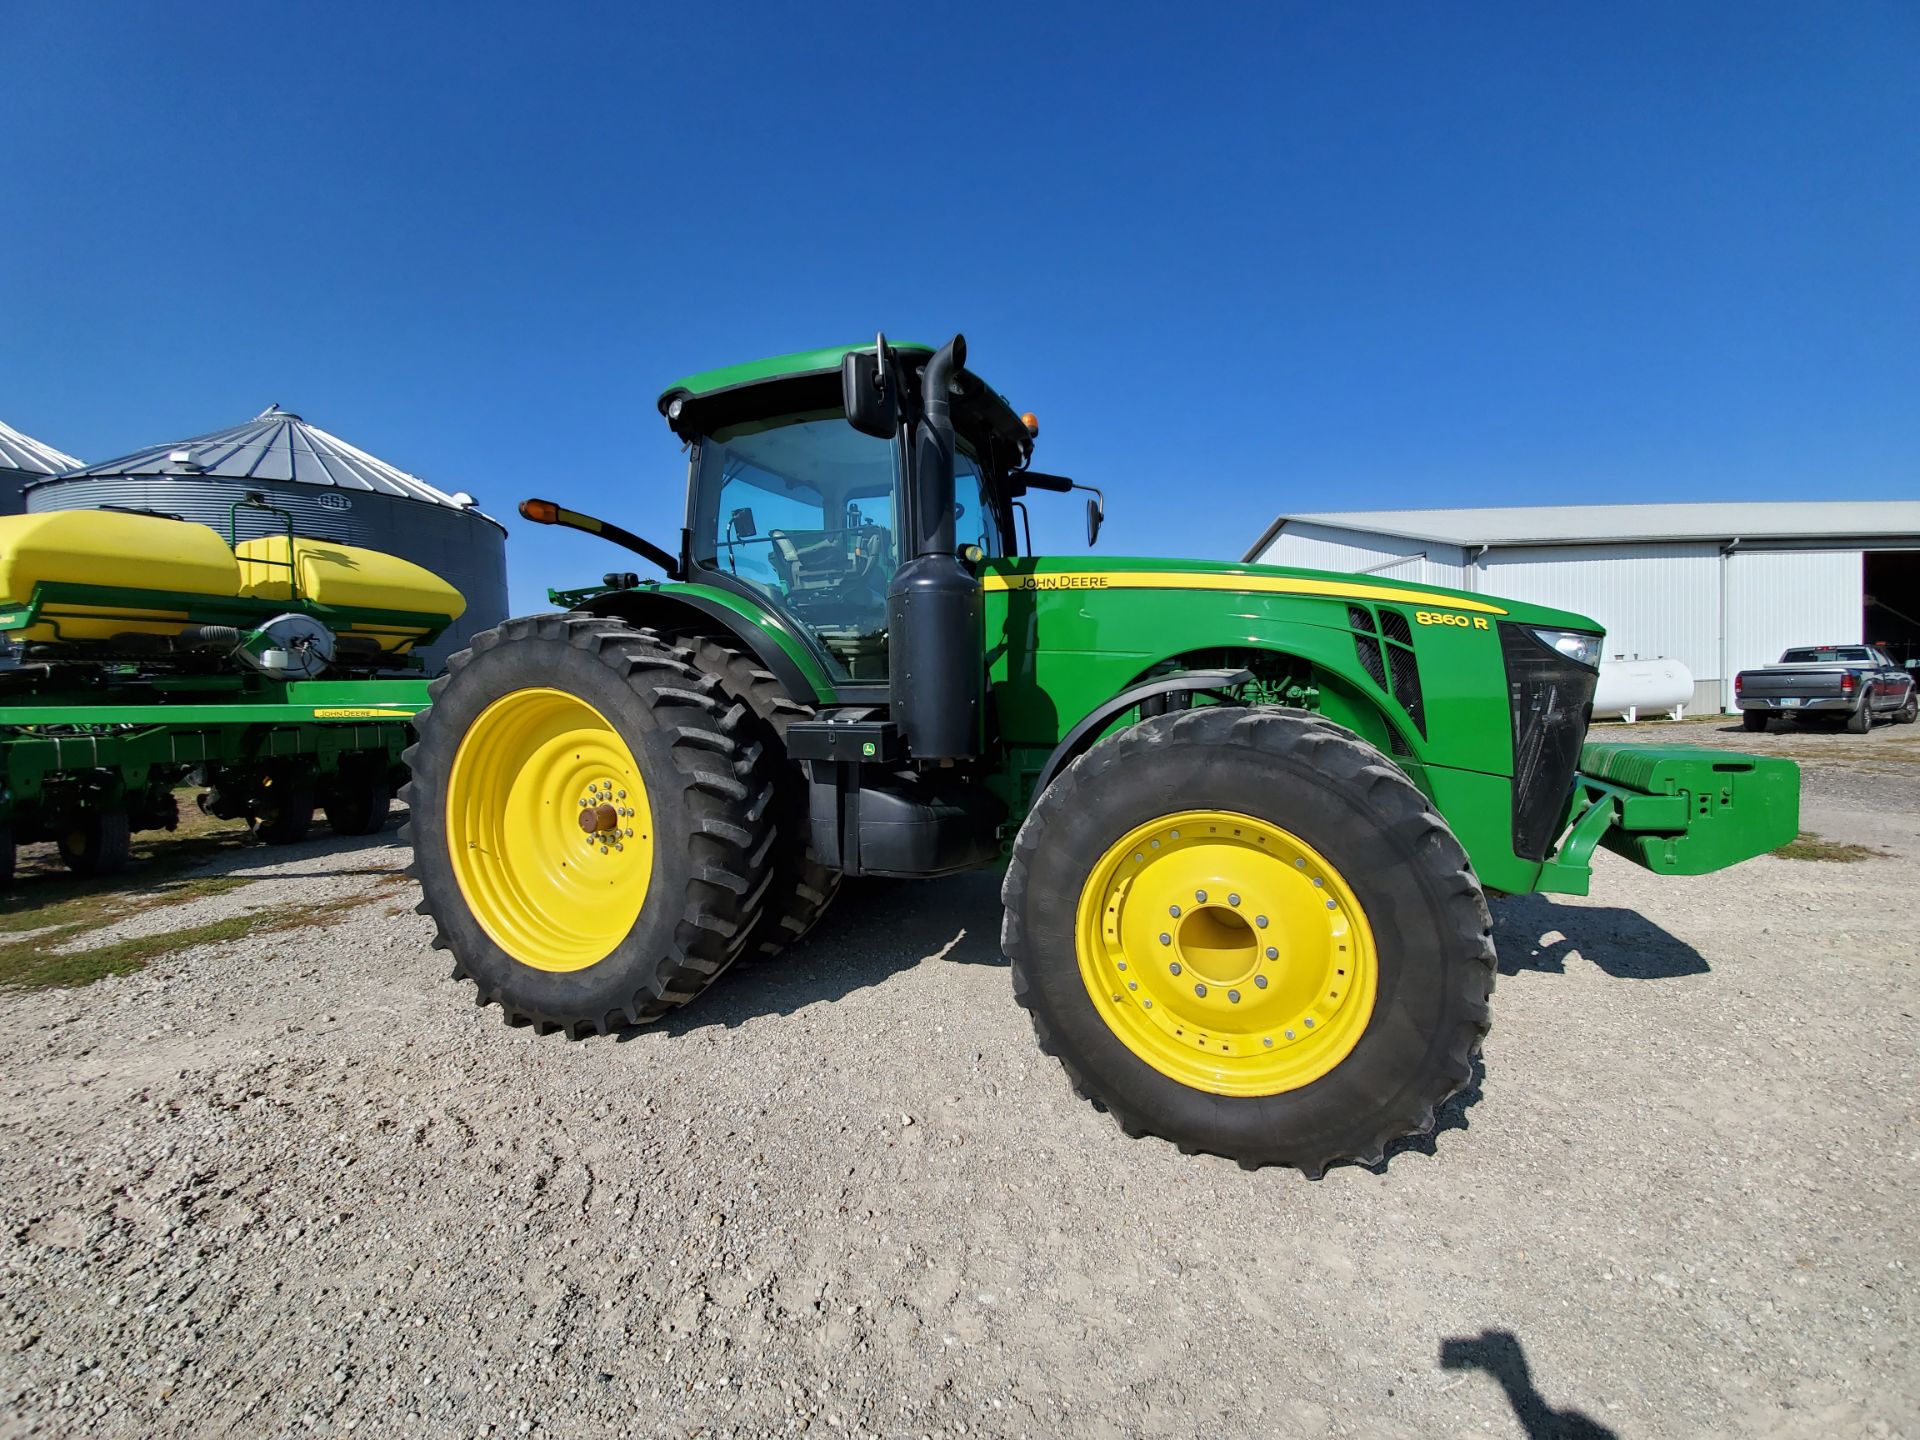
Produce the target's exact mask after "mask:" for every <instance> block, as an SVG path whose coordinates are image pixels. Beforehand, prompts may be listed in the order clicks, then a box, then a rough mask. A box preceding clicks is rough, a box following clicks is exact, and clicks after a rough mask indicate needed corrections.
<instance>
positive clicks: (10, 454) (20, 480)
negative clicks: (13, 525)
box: [0, 421, 81, 515]
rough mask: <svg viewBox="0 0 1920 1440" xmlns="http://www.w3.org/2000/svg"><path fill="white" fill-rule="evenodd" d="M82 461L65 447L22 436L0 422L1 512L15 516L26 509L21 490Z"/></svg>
mask: <svg viewBox="0 0 1920 1440" xmlns="http://www.w3.org/2000/svg"><path fill="white" fill-rule="evenodd" d="M80 465H81V462H80V461H79V460H77V459H75V458H74V457H73V456H71V455H69V454H67V453H66V452H65V451H64V450H56V449H54V448H53V447H52V446H51V445H48V444H46V443H44V442H43V441H39V440H36V439H34V438H33V437H32V436H31V435H22V434H21V433H20V432H19V431H18V430H16V429H14V428H13V427H12V426H11V425H9V424H7V423H6V422H4V421H0V515H18V514H20V513H21V512H22V511H24V510H25V509H26V508H27V502H26V500H25V499H24V498H23V496H22V493H21V492H22V491H24V490H25V489H26V487H27V486H29V485H31V484H33V483H34V482H35V481H37V480H44V479H46V478H47V477H48V476H49V475H58V474H60V473H61V472H62V471H66V470H77V469H79V468H80Z"/></svg>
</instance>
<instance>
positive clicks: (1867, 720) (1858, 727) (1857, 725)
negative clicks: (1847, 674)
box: [1847, 695, 1873, 735]
mask: <svg viewBox="0 0 1920 1440" xmlns="http://www.w3.org/2000/svg"><path fill="white" fill-rule="evenodd" d="M1871 729H1873V697H1872V696H1870V695H1869V696H1865V697H1863V698H1862V699H1861V701H1860V708H1859V709H1858V710H1856V711H1854V712H1853V713H1852V714H1851V715H1849V716H1847V733H1848V734H1849V735H1864V734H1866V733H1867V732H1868V731H1869V730H1871Z"/></svg>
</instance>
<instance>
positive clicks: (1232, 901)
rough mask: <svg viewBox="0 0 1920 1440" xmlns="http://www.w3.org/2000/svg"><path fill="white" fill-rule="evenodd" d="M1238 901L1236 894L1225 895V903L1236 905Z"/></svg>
mask: <svg viewBox="0 0 1920 1440" xmlns="http://www.w3.org/2000/svg"><path fill="white" fill-rule="evenodd" d="M1239 903H1240V897H1239V896H1238V895H1229V896H1227V904H1229V905H1238V904H1239Z"/></svg>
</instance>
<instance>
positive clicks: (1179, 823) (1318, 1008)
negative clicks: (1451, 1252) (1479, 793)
mask: <svg viewBox="0 0 1920 1440" xmlns="http://www.w3.org/2000/svg"><path fill="white" fill-rule="evenodd" d="M1103 876H1105V877H1110V878H1109V879H1105V880H1103ZM1163 877H1164V878H1163ZM1196 881H1198V886H1197V888H1196ZM1223 892H1224V893H1223ZM1241 892H1244V894H1243V893H1241ZM1002 898H1003V900H1004V901H1005V904H1006V912H1005V917H1004V920H1003V928H1002V932H1001V943H1002V948H1003V949H1005V951H1006V953H1007V956H1008V959H1009V960H1010V961H1011V962H1012V966H1013V981H1014V993H1015V996H1016V998H1017V999H1018V1000H1019V1002H1020V1003H1021V1004H1022V1005H1024V1006H1025V1007H1026V1008H1027V1009H1028V1010H1029V1011H1030V1012H1031V1013H1032V1017H1033V1025H1034V1030H1035V1032H1036V1033H1037V1035H1038V1036H1039V1040H1040V1044H1041V1046H1042V1048H1044V1049H1046V1050H1047V1051H1048V1052H1050V1053H1051V1054H1053V1055H1055V1056H1056V1057H1058V1058H1059V1060H1060V1062H1061V1063H1062V1064H1063V1065H1064V1066H1065V1067H1066V1070H1067V1073H1068V1075H1069V1077H1070V1078H1071V1079H1072V1081H1073V1083H1074V1086H1075V1088H1076V1089H1078V1090H1079V1091H1080V1093H1081V1094H1082V1095H1084V1096H1086V1097H1087V1098H1088V1099H1090V1100H1092V1101H1094V1102H1095V1103H1097V1104H1099V1105H1102V1106H1104V1107H1105V1108H1107V1109H1108V1110H1110V1111H1112V1112H1113V1114H1114V1117H1115V1118H1116V1119H1117V1120H1118V1121H1119V1123H1120V1126H1121V1128H1122V1129H1123V1130H1125V1131H1126V1132H1127V1133H1128V1134H1130V1135H1142V1134H1155V1135H1160V1136H1163V1137H1165V1138H1167V1139H1169V1140H1172V1141H1174V1142H1175V1143H1176V1144H1177V1145H1178V1146H1179V1147H1180V1148H1181V1149H1182V1150H1187V1151H1192V1150H1208V1151H1212V1152H1213V1153H1215V1154H1219V1155H1225V1156H1228V1157H1230V1158H1232V1159H1234V1160H1237V1161H1239V1162H1240V1163H1241V1164H1242V1165H1243V1166H1246V1167H1248V1168H1253V1167H1255V1166H1260V1165H1292V1166H1296V1167H1298V1168H1299V1169H1300V1170H1302V1171H1304V1172H1305V1173H1306V1174H1307V1175H1309V1176H1311V1177H1317V1176H1318V1175H1320V1174H1321V1173H1322V1172H1323V1171H1324V1170H1325V1169H1326V1167H1327V1166H1328V1165H1331V1164H1334V1163H1336V1162H1338V1161H1342V1160H1358V1161H1360V1162H1362V1163H1367V1164H1373V1163H1378V1162H1379V1161H1381V1160H1382V1159H1383V1158H1384V1153H1385V1149H1386V1147H1387V1145H1388V1144H1389V1143H1390V1142H1392V1141H1393V1140H1395V1139H1397V1138H1399V1137H1400V1136H1403V1135H1407V1134H1412V1133H1418V1132H1424V1131H1426V1130H1429V1129H1431V1128H1432V1126H1433V1123H1434V1112H1435V1110H1436V1108H1437V1107H1438V1106H1439V1105H1441V1104H1442V1103H1443V1102H1444V1101H1445V1100H1446V1099H1447V1098H1448V1097H1450V1096H1451V1095H1453V1094H1455V1093H1456V1092H1458V1091H1459V1090H1461V1089H1462V1088H1463V1087H1465V1086H1466V1085H1467V1084H1468V1083H1469V1081H1470V1079H1471V1077H1472V1069H1471V1058H1472V1056H1473V1054H1474V1052H1475V1051H1476V1050H1477V1049H1478V1047H1479V1044H1480V1040H1481V1038H1482V1037H1483V1036H1484V1035H1485V1034H1486V1032H1487V1026H1488V1008H1487V1001H1488V996H1489V995H1490V993H1491V992H1492V989H1493V980H1494V951H1493V940H1492V922H1491V919H1490V917H1489V915H1488V912H1487V905H1486V900H1485V898H1484V896H1483V895H1482V893H1481V890H1480V885H1479V883H1478V881H1477V880H1476V879H1475V878H1474V875H1473V871H1472V869H1471V866H1470V865H1469V863H1468V860H1467V856H1466V853H1465V852H1464V851H1463V850H1462V849H1461V847H1460V845H1459V842H1458V841H1456V840H1455V839H1454V837H1453V834H1452V832H1451V831H1450V830H1448V828H1447V826H1446V823H1445V822H1444V821H1443V820H1442V819H1441V818H1440V816H1439V815H1438V814H1437V813H1435V811H1434V810H1433V808H1432V807H1431V806H1430V805H1429V804H1428V803H1427V801H1426V798H1425V797H1424V796H1423V795H1421V793H1420V792H1419V791H1418V790H1417V789H1415V788H1414V786H1413V784H1412V782H1411V781H1409V780H1408V779H1407V777H1406V775H1405V774H1404V773H1403V772H1401V771H1400V770H1399V769H1398V768H1397V767H1396V766H1394V765H1393V763H1392V762H1391V761H1389V760H1388V759H1387V758H1386V757H1385V756H1384V755H1382V754H1380V753H1379V752H1378V751H1376V750H1374V749H1373V748H1372V747H1371V746H1369V745H1367V744H1366V743H1365V742H1364V741H1362V740H1360V739H1359V737H1357V736H1356V735H1354V734H1352V733H1351V732H1350V731H1347V730H1343V729H1341V728H1339V727H1338V726H1335V725H1332V724H1330V723H1327V722H1325V721H1322V720H1320V719H1319V718H1318V717H1316V716H1313V715H1310V714H1308V713H1306V712H1302V711H1287V710H1277V709H1253V710H1247V709H1240V708H1238V707H1227V706H1210V707H1207V708H1204V709H1199V710H1193V711H1188V712H1185V713H1181V714H1177V715H1169V716H1162V717H1158V718H1155V719H1149V720H1143V721H1141V722H1140V723H1139V724H1137V725H1134V726H1132V727H1130V728H1128V729H1126V730H1123V731H1121V732H1120V733H1119V734H1117V735H1113V736H1110V737H1109V738H1107V739H1105V740H1103V741H1101V742H1100V743H1099V744H1097V745H1095V746H1094V747H1093V748H1092V749H1091V750H1089V751H1088V752H1087V753H1086V754H1085V755H1084V756H1082V757H1081V758H1080V759H1078V760H1077V761H1075V762H1074V763H1073V765H1071V766H1070V767H1069V768H1068V769H1067V770H1066V772H1065V773H1064V774H1062V775H1061V777H1060V778H1059V779H1058V780H1057V781H1055V782H1054V783H1053V784H1052V785H1050V786H1049V787H1048V788H1047V790H1046V791H1045V792H1044V793H1043V794H1042V795H1041V796H1040V798H1039V800H1038V802H1037V803H1036V804H1035V805H1034V807H1033V810H1032V811H1031V813H1030V814H1029V815H1028V817H1027V820H1026V823H1025V824H1024V825H1022V826H1021V828H1020V833H1019V836H1018V838H1017V839H1016V841H1015V843H1014V852H1013V860H1012V864H1011V865H1010V867H1009V869H1008V871H1007V877H1006V883H1005V886H1004V889H1003V891H1002ZM1169 900H1171V901H1172V902H1173V903H1172V904H1169V903H1168V902H1169ZM1176 912H1177V913H1176ZM1187 927H1191V928H1187ZM1183 959H1184V961H1185V964H1184V966H1182V965H1181V963H1180V962H1181V960H1183ZM1096 985H1098V987H1099V989H1100V990H1101V991H1102V992H1104V993H1100V994H1098V995H1096V993H1095V986H1096ZM1256 987H1257V988H1256ZM1149 994H1152V995H1156V996H1158V997H1159V999H1160V1005H1159V1008H1158V1011H1157V1013H1150V1012H1153V1006H1152V1004H1151V1002H1150V1000H1149V999H1148V996H1149ZM1110 997H1111V1003H1110ZM1223 1001H1224V1002H1225V1003H1222V1002H1223ZM1316 1025H1317V1029H1316ZM1343 1047H1344V1048H1343ZM1149 1056H1151V1057H1154V1058H1148V1057H1149Z"/></svg>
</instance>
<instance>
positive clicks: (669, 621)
mask: <svg viewBox="0 0 1920 1440" xmlns="http://www.w3.org/2000/svg"><path fill="white" fill-rule="evenodd" d="M580 609H582V610H584V611H585V612H586V613H587V614H589V615H608V616H612V617H613V618H615V619H619V620H627V621H631V622H632V623H633V624H635V625H650V626H653V627H655V628H657V629H666V630H671V629H686V628H692V627H696V626H697V627H698V628H702V629H706V630H711V631H715V632H718V633H719V634H723V635H727V636H730V637H731V638H732V639H733V640H734V641H736V642H737V643H738V644H739V646H740V648H741V649H743V650H745V651H747V652H748V653H749V654H750V655H752V656H753V658H754V659H756V660H758V661H759V662H760V663H761V664H762V665H764V666H765V667H766V668H767V669H768V670H769V671H771V672H772V673H773V676H774V678H775V679H777V680H778V681H779V682H780V685H781V688H782V689H784V690H785V691H786V692H787V696H788V698H789V699H793V700H798V701H800V702H801V703H802V704H806V705H813V704H818V703H820V701H822V700H823V699H827V698H830V697H827V696H823V695H822V694H821V693H820V689H819V687H818V686H816V685H815V684H814V683H813V682H812V681H811V680H809V679H808V678H807V675H806V672H805V671H803V670H802V669H801V668H800V666H799V665H798V664H797V663H796V662H795V661H794V659H793V657H792V656H791V655H789V654H788V653H787V652H786V651H785V650H783V649H782V648H781V647H780V644H779V642H778V641H776V640H775V639H774V638H773V637H772V636H771V635H769V634H768V633H767V632H766V630H765V629H763V628H762V627H761V626H759V625H755V624H754V623H753V622H752V621H751V620H749V619H748V618H747V617H746V616H744V615H742V614H741V613H740V612H739V611H738V610H733V609H729V608H728V607H727V606H725V605H722V604H720V603H719V602H718V601H717V600H713V599H711V598H709V597H708V596H705V595H702V594H699V593H698V592H697V591H690V590H685V589H674V590H657V589H651V588H644V589H638V590H614V591H609V592H608V593H606V594H604V595H596V596H594V597H593V599H591V600H588V601H586V602H585V603H584V604H582V605H581V606H580Z"/></svg>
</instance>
